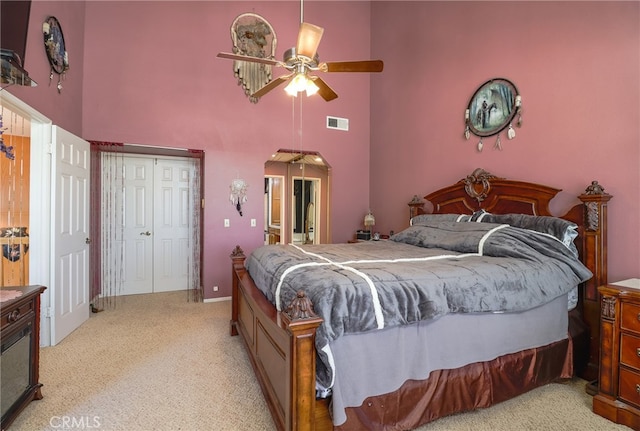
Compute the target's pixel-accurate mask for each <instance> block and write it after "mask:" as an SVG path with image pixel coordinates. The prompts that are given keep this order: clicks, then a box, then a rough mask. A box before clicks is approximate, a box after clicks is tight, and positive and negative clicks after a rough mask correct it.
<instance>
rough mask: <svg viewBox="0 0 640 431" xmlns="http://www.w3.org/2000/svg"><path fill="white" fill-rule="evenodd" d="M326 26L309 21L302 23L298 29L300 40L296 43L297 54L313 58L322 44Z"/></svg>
mask: <svg viewBox="0 0 640 431" xmlns="http://www.w3.org/2000/svg"><path fill="white" fill-rule="evenodd" d="M323 33H324V28H322V27H318V26H317V25H313V24H309V23H307V22H303V23H300V30H299V31H298V41H297V43H296V54H297V55H301V56H303V57H307V58H309V59H311V60H313V59H314V58H315V56H316V51H318V45H320V39H322V34H323Z"/></svg>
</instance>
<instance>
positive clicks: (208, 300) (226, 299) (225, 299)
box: [202, 296, 231, 302]
mask: <svg viewBox="0 0 640 431" xmlns="http://www.w3.org/2000/svg"><path fill="white" fill-rule="evenodd" d="M222 301H231V297H230V296H221V297H219V298H205V299H204V300H203V301H202V302H222Z"/></svg>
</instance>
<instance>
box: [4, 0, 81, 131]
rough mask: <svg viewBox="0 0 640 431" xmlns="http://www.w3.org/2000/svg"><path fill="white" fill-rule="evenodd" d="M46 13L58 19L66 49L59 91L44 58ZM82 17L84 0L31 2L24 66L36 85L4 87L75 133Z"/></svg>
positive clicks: (78, 122)
mask: <svg viewBox="0 0 640 431" xmlns="http://www.w3.org/2000/svg"><path fill="white" fill-rule="evenodd" d="M49 16H55V17H56V18H57V19H58V21H59V22H60V26H61V28H62V33H63V34H64V39H65V44H66V46H67V51H68V52H69V70H68V71H67V73H66V74H65V76H66V78H65V80H64V81H63V82H62V86H63V89H62V92H61V93H58V90H57V89H56V85H57V83H58V75H54V78H53V80H52V81H51V84H49V73H50V70H51V66H50V65H49V61H48V60H47V56H46V52H45V49H44V38H43V34H42V23H43V22H44V21H45V20H46V19H47V18H48V17H49ZM84 20H85V3H84V2H70V1H46V2H42V1H32V2H31V13H30V18H29V32H28V37H27V49H26V53H25V58H24V66H25V69H26V70H27V71H28V72H29V76H30V77H31V78H32V79H34V80H35V81H36V82H37V83H38V86H37V87H21V86H12V87H9V88H8V89H7V90H3V91H8V92H10V93H11V94H13V95H14V96H16V97H18V98H20V99H21V100H22V101H23V102H25V103H27V104H29V105H30V106H32V107H33V108H35V109H36V110H38V111H39V112H41V113H42V114H44V115H46V116H47V117H48V118H49V119H50V120H51V121H52V122H53V124H56V125H58V126H60V127H62V128H63V129H65V130H67V131H69V132H71V133H73V134H75V135H78V136H82V82H83V78H84V72H83V70H84ZM1 94H2V93H0V95H1Z"/></svg>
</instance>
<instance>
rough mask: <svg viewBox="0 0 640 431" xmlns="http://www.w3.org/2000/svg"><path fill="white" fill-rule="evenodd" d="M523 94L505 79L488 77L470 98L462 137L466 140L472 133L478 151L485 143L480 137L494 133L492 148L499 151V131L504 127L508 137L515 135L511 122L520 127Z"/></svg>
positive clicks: (500, 147) (500, 146)
mask: <svg viewBox="0 0 640 431" xmlns="http://www.w3.org/2000/svg"><path fill="white" fill-rule="evenodd" d="M521 111H522V97H521V96H520V94H519V93H518V89H517V88H516V86H515V85H514V84H513V83H512V82H511V81H509V80H507V79H504V78H494V79H491V80H489V81H487V82H485V83H484V84H482V85H481V86H480V88H478V90H476V92H475V93H474V94H473V97H471V100H470V101H469V105H468V107H467V109H466V111H465V113H464V122H465V130H464V137H465V138H466V139H467V140H468V139H469V138H470V137H471V134H472V133H473V134H474V135H476V136H479V137H480V141H478V143H477V145H476V149H477V150H478V151H482V148H483V146H484V144H483V142H482V140H483V139H484V138H485V137H487V136H493V135H497V138H496V142H495V144H494V148H496V149H498V150H502V141H501V140H500V132H502V131H503V130H504V129H507V138H508V139H513V138H515V137H516V131H515V129H514V128H513V121H514V119H515V117H516V115H517V117H518V118H517V120H516V125H517V126H518V127H521V126H522V112H521Z"/></svg>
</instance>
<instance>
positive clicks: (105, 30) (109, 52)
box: [83, 1, 370, 296]
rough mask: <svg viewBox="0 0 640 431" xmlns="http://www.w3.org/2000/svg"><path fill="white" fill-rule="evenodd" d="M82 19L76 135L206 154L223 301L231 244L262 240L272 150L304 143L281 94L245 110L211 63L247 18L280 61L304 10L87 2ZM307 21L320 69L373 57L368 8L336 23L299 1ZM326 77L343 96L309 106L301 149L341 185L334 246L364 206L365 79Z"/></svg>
mask: <svg viewBox="0 0 640 431" xmlns="http://www.w3.org/2000/svg"><path fill="white" fill-rule="evenodd" d="M86 11H87V14H86V22H85V25H86V34H85V38H86V39H85V43H86V51H85V75H84V78H85V79H84V93H83V98H84V117H83V137H84V138H86V139H98V140H106V141H116V142H129V143H137V144H146V145H158V146H170V147H181V148H195V149H202V150H204V151H205V220H204V260H205V265H204V286H205V289H206V292H205V295H206V296H214V294H213V292H212V290H211V288H212V286H213V285H218V286H220V291H219V292H218V293H217V294H218V295H220V296H228V295H229V294H230V280H231V277H230V274H231V270H230V259H229V254H230V252H231V251H232V249H233V248H234V246H235V245H236V244H240V245H241V246H242V247H243V248H244V249H245V251H247V252H249V251H251V250H253V248H255V247H256V246H257V245H259V244H260V243H261V242H262V241H263V234H262V232H263V224H264V223H263V220H264V216H263V175H264V163H265V162H266V161H267V160H268V159H269V158H270V156H271V154H272V153H273V152H275V151H276V150H278V149H279V148H294V149H298V148H301V144H300V142H299V140H297V141H296V142H293V136H294V133H293V132H294V130H293V125H292V108H293V105H292V100H291V99H290V98H288V97H287V96H286V95H285V93H284V91H283V90H282V89H278V90H275V91H273V92H272V93H271V94H269V95H268V96H266V97H264V98H263V99H262V100H261V101H260V102H259V103H258V104H255V105H254V104H251V103H249V101H248V99H247V97H246V96H245V95H244V93H243V91H242V90H241V88H240V87H238V86H237V85H236V79H235V78H234V76H233V71H232V64H233V63H232V62H231V61H229V60H222V59H219V58H216V54H217V53H218V52H220V51H227V52H229V51H231V48H232V41H231V37H230V31H229V28H230V26H231V23H232V22H233V20H234V19H235V18H236V16H238V15H239V14H241V13H245V12H254V13H257V14H260V15H262V16H264V17H265V18H266V19H267V20H268V21H269V22H270V23H271V25H272V26H273V27H274V28H275V31H276V34H277V37H278V49H277V55H278V56H279V57H281V56H282V54H283V52H284V51H285V50H286V49H288V48H289V47H291V46H293V45H294V44H295V39H296V35H297V31H298V25H299V21H300V12H299V3H298V2H263V1H260V2H164V1H162V2H93V1H92V2H87V4H86ZM305 19H306V20H307V21H309V22H312V23H314V24H317V25H320V26H323V27H324V28H325V35H324V37H323V40H322V43H321V45H320V49H319V54H320V57H321V59H326V60H329V59H339V60H351V59H359V58H368V57H369V51H370V48H369V37H370V35H369V23H370V5H369V3H368V2H352V3H341V4H340V13H335V12H334V11H333V9H332V8H324V7H319V5H318V4H317V3H316V4H314V3H310V2H305ZM347 39H348V41H349V43H345V40H347ZM282 73H283V71H282V70H281V69H276V70H274V75H275V76H279V75H280V74H282ZM325 78H326V81H327V82H328V83H329V84H330V85H331V86H332V87H333V88H334V90H335V91H336V92H337V93H338V94H339V95H340V97H339V98H338V99H337V100H335V101H332V102H331V103H327V102H324V101H323V100H322V99H320V98H318V97H313V98H310V99H306V98H305V100H304V101H303V106H302V109H303V133H302V139H303V143H302V148H303V149H305V150H316V151H319V152H320V153H321V154H322V155H323V156H324V157H325V159H326V160H327V161H328V162H329V164H330V165H331V166H332V167H333V177H332V179H333V181H335V184H340V185H341V186H340V187H334V188H333V190H332V194H333V206H332V219H333V220H339V222H334V224H333V226H332V232H333V238H334V240H335V241H346V240H347V239H348V238H349V235H351V232H353V231H355V230H356V229H357V228H358V226H359V223H360V220H361V217H363V216H364V212H365V211H366V209H367V208H368V205H369V202H368V199H369V196H368V184H369V174H368V173H369V160H368V157H369V156H368V154H369V141H370V139H369V133H370V124H369V77H368V75H359V76H357V75H353V74H351V75H350V76H347V74H331V75H327V76H325ZM296 102H297V100H296ZM295 106H296V111H295V112H296V113H295V118H299V109H300V107H299V104H298V103H296V105H295ZM327 115H333V116H338V117H345V118H349V120H350V126H351V129H350V131H349V132H348V133H345V132H340V131H336V130H328V129H326V127H325V122H326V116H327ZM354 173H355V175H354ZM238 176H240V177H242V178H244V179H245V180H246V181H247V182H248V183H249V200H248V202H247V204H246V205H245V206H244V211H243V213H244V216H243V217H240V216H239V215H238V213H237V212H236V210H235V207H234V206H233V205H231V203H230V202H229V183H230V182H231V180H232V179H234V178H236V177H238ZM225 218H229V219H230V221H231V227H230V228H224V227H223V219H225ZM251 218H255V219H257V221H258V226H257V227H256V228H251V227H250V219H251Z"/></svg>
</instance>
